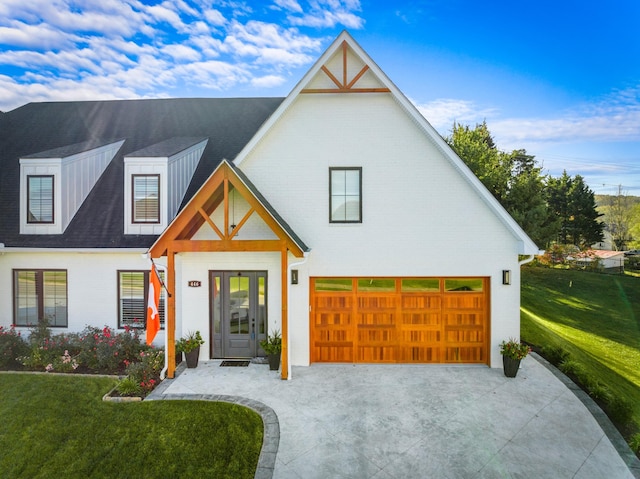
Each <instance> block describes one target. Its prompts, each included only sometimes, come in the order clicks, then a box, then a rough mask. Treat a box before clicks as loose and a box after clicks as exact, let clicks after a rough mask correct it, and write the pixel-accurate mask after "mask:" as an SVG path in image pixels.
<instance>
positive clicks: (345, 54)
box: [300, 40, 390, 93]
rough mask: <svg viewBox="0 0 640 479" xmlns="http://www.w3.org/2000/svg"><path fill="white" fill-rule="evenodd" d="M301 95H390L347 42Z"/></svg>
mask: <svg viewBox="0 0 640 479" xmlns="http://www.w3.org/2000/svg"><path fill="white" fill-rule="evenodd" d="M320 70H321V73H320V72H319V73H318V74H316V76H315V77H314V78H313V79H312V80H311V81H310V82H309V83H308V84H307V86H306V87H305V88H303V89H302V90H301V91H300V93H389V92H390V90H389V88H387V87H386V86H385V85H384V84H383V83H382V82H381V81H380V79H379V78H377V77H376V75H375V74H374V73H373V72H372V70H371V68H370V67H369V65H368V64H367V63H365V62H364V61H363V60H362V58H361V57H360V56H358V55H356V54H355V52H354V51H353V49H352V48H351V47H350V46H349V44H348V43H347V41H346V40H343V41H342V44H341V46H340V48H339V49H337V51H336V52H335V53H334V54H333V56H332V57H331V58H329V60H328V61H327V62H325V63H324V64H323V65H322V66H321V67H320Z"/></svg>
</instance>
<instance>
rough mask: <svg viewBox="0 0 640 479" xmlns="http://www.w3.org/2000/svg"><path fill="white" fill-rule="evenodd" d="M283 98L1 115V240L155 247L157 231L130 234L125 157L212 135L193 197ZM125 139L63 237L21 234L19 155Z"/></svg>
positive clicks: (32, 108) (91, 105)
mask: <svg viewBox="0 0 640 479" xmlns="http://www.w3.org/2000/svg"><path fill="white" fill-rule="evenodd" d="M282 100H283V99H282V98H216V99H203V98H193V99H158V100H121V101H93V102H61V103H57V102H53V103H29V104H27V105H24V106H22V107H20V108H18V109H16V110H13V111H11V112H7V113H4V114H3V115H0V212H1V213H0V243H4V244H5V246H7V247H19V246H21V247H34V248H128V247H130V248H136V247H141V248H146V247H149V246H150V245H151V244H152V243H153V241H154V240H155V238H156V236H147V235H141V236H138V235H125V234H124V211H123V210H124V208H123V198H124V178H123V175H124V163H123V157H124V156H127V155H129V154H130V153H132V152H136V151H139V150H144V149H146V148H148V147H150V146H152V145H155V144H158V143H161V142H164V141H166V140H171V139H175V138H177V137H190V138H191V140H190V141H192V140H193V139H194V138H208V139H209V141H208V143H207V146H206V148H205V151H204V153H203V155H202V159H201V160H200V163H199V164H198V167H197V168H196V171H195V173H194V175H193V179H192V181H191V184H190V185H189V187H188V189H187V193H186V195H185V198H187V199H188V198H190V197H191V196H192V195H193V194H194V193H195V192H196V191H197V190H198V188H199V187H200V186H201V185H202V184H203V183H204V181H205V180H206V179H207V178H208V177H209V175H210V174H211V172H212V171H213V170H214V169H215V167H216V166H217V165H218V163H219V162H220V160H221V159H222V158H227V159H233V158H235V157H236V155H237V154H238V153H239V152H240V150H241V149H242V148H243V147H244V146H245V145H246V143H247V142H248V141H249V140H250V139H251V138H252V137H253V135H254V134H255V133H256V131H257V130H258V128H259V127H260V126H261V125H262V123H264V121H265V120H266V119H267V118H269V116H270V115H271V114H272V113H273V112H274V110H275V109H276V108H277V107H278V106H279V105H280V103H281V102H282ZM122 139H124V140H125V142H124V144H123V146H122V148H120V151H119V152H118V154H117V155H116V157H115V158H114V159H113V160H112V161H111V163H110V164H109V166H107V168H106V170H105V172H104V173H103V175H102V176H101V177H100V179H99V180H98V182H97V183H96V185H95V187H94V188H93V190H92V191H91V192H90V193H89V196H88V197H87V199H86V200H85V201H84V203H83V204H82V206H81V207H80V209H79V210H78V212H77V213H76V215H75V217H74V218H73V220H72V221H71V223H70V224H69V226H68V227H67V229H66V231H65V232H64V233H63V234H61V235H21V234H19V232H20V225H19V221H20V215H19V211H18V210H19V204H20V201H19V200H20V197H19V195H20V191H19V189H20V188H19V179H20V165H19V160H20V158H26V157H29V156H32V157H33V155H38V154H42V153H44V152H47V150H53V149H58V148H61V149H62V151H71V150H69V148H70V147H72V148H75V147H74V145H77V144H78V143H85V142H92V144H94V145H99V144H105V143H109V142H112V141H118V140H122ZM172 141H176V140H172ZM165 146H166V145H165ZM94 147H95V146H94ZM47 154H51V152H48V153H47Z"/></svg>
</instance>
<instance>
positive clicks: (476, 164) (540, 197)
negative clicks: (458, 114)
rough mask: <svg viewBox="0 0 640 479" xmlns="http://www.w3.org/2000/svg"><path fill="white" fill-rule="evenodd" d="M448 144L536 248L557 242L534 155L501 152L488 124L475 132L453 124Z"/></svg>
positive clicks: (554, 224)
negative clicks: (553, 241) (553, 240)
mask: <svg viewBox="0 0 640 479" xmlns="http://www.w3.org/2000/svg"><path fill="white" fill-rule="evenodd" d="M445 140H446V141H447V143H449V145H450V146H451V147H452V148H453V150H454V151H455V152H456V153H457V154H458V156H459V157H460V158H461V159H462V161H464V162H465V163H466V165H467V166H468V167H469V168H470V169H471V171H473V172H474V174H475V175H476V176H477V177H478V178H479V179H480V181H482V183H483V184H484V185H485V186H486V187H487V189H488V190H489V191H490V192H491V194H492V195H493V196H494V197H495V198H496V199H497V200H498V201H499V202H500V203H501V204H502V206H504V208H505V209H506V210H507V211H508V212H509V214H510V215H511V216H512V217H513V218H514V219H515V220H516V221H517V222H518V224H519V225H520V226H521V227H522V229H524V230H525V231H526V232H527V234H528V235H529V236H530V237H531V239H532V240H533V241H534V242H535V243H536V244H538V245H547V244H548V243H549V242H550V241H551V240H552V239H554V238H555V233H556V230H557V224H556V222H555V219H554V218H553V217H551V216H549V212H548V208H547V204H546V197H545V185H544V181H543V177H542V174H541V168H539V167H538V166H537V165H536V161H535V158H534V157H533V156H532V155H527V152H526V151H525V150H514V151H512V152H511V153H505V152H503V151H500V150H498V148H497V147H496V145H495V142H494V141H493V137H492V136H491V133H490V132H489V128H488V127H487V124H486V122H483V123H482V124H477V125H476V126H475V128H474V129H470V128H469V127H468V126H462V125H459V124H454V125H453V132H452V135H451V136H450V137H448V138H445Z"/></svg>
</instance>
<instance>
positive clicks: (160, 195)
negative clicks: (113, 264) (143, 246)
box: [124, 137, 209, 235]
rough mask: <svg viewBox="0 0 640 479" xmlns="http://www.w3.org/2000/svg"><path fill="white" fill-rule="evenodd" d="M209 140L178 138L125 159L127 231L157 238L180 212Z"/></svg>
mask: <svg viewBox="0 0 640 479" xmlns="http://www.w3.org/2000/svg"><path fill="white" fill-rule="evenodd" d="M208 141H209V140H208V138H202V137H199V138H192V137H175V138H170V139H168V140H164V141H161V142H160V143H156V144H154V145H151V146H148V147H146V148H143V149H142V150H138V151H135V152H133V153H129V154H128V155H126V156H125V157H124V198H125V202H124V232H125V234H136V235H154V234H160V233H162V232H163V231H164V229H165V228H166V227H167V225H168V224H169V223H170V222H171V220H172V219H173V217H174V216H175V215H176V213H177V212H178V208H179V207H180V203H181V202H182V199H183V198H184V195H185V193H186V191H187V187H188V186H189V183H190V182H191V178H192V177H193V173H194V172H195V170H196V167H197V166H198V163H199V162H200V158H201V157H202V153H203V152H204V149H205V147H206V146H207V142H208Z"/></svg>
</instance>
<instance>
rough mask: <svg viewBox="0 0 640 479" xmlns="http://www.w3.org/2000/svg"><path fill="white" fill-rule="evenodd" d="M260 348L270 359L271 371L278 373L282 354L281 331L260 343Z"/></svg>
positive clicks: (275, 332)
mask: <svg viewBox="0 0 640 479" xmlns="http://www.w3.org/2000/svg"><path fill="white" fill-rule="evenodd" d="M260 347H261V348H262V350H263V351H264V352H265V353H267V357H268V358H269V370H270V371H277V370H278V368H279V367H280V353H281V352H282V336H281V335H280V331H279V330H276V331H274V332H273V333H271V335H270V336H268V337H267V339H263V340H262V341H260Z"/></svg>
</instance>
